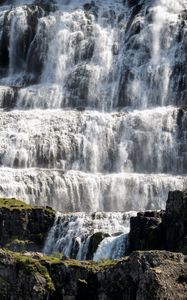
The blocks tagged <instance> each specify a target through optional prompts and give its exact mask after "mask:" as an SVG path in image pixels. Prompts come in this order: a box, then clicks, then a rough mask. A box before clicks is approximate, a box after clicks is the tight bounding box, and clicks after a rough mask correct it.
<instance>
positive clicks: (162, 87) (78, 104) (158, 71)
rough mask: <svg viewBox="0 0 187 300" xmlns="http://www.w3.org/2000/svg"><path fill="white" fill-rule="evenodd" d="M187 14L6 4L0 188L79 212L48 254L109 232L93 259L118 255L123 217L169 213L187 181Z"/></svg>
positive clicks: (126, 6)
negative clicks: (171, 196)
mask: <svg viewBox="0 0 187 300" xmlns="http://www.w3.org/2000/svg"><path fill="white" fill-rule="evenodd" d="M186 9H187V1H186V0H177V1H173V0H167V1H165V0H157V1H156V0H149V1H148V0H141V1H138V0H137V1H123V0H115V1H112V0H106V1H100V0H96V1H95V2H94V1H91V2H90V3H89V2H87V1H83V0H82V1H81V0H71V1H63V0H58V1H27V0H25V1H24V0H23V1H18V0H15V1H11V0H7V1H3V3H2V4H0V108H1V110H0V127H1V131H0V195H1V196H6V197H16V198H22V199H25V200H26V201H27V202H29V203H32V204H39V205H50V206H52V207H53V208H55V209H57V210H59V211H62V212H63V213H71V214H65V215H63V214H60V215H58V217H57V220H56V222H55V224H54V227H53V228H52V229H51V232H50V233H49V237H48V240H47V242H46V245H45V249H44V250H45V252H47V253H50V252H51V251H62V252H64V254H65V255H67V256H70V257H75V258H82V259H85V258H86V251H87V250H86V249H88V242H89V239H90V238H91V235H92V234H94V233H95V232H99V231H103V232H104V233H106V234H109V235H111V236H109V237H106V238H105V239H104V240H103V241H102V242H101V243H100V245H99V247H98V250H97V251H96V253H95V255H94V259H96V260H98V259H100V258H104V257H109V258H115V257H120V256H121V255H123V254H124V253H125V246H124V245H126V243H127V242H126V241H127V236H126V234H127V232H128V230H127V227H128V222H129V221H128V220H129V217H124V218H123V216H124V214H125V212H128V211H138V210H145V209H161V208H164V206H165V201H166V199H167V193H168V191H169V190H175V189H183V187H184V185H186V183H187V177H186V170H187V146H186V141H187V111H186V109H185V106H186V101H187V77H186V74H187V72H186V71H187V67H186V59H187V57H186V53H187V51H186V35H187V26H186ZM99 211H102V212H105V213H104V214H102V213H100V214H101V215H100V218H97V217H95V215H94V217H93V212H99ZM117 211H118V212H119V213H116V212H117ZM77 212H84V213H79V214H77ZM106 212H107V213H106ZM98 214H99V213H98ZM128 216H129V214H128ZM95 220H97V222H96V221H95ZM98 220H99V221H98ZM111 220H112V221H111ZM113 220H115V222H113ZM122 220H123V221H122ZM111 223H112V224H113V225H112V226H113V227H112V230H111ZM106 224H107V225H106ZM119 225H120V226H121V227H120V230H119ZM115 226H116V227H115ZM106 227H108V229H106ZM115 233H119V235H115ZM75 241H76V242H75Z"/></svg>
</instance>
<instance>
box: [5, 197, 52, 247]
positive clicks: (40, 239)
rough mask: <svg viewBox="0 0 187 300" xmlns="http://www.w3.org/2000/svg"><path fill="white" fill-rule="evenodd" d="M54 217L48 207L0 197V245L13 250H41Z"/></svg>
mask: <svg viewBox="0 0 187 300" xmlns="http://www.w3.org/2000/svg"><path fill="white" fill-rule="evenodd" d="M54 219H55V211H54V210H52V209H51V208H49V207H46V208H45V207H36V206H30V205H28V204H26V203H24V202H23V201H19V200H16V199H0V246H1V247H6V248H9V249H11V250H13V251H25V250H26V251H41V250H42V248H43V246H44V242H45V239H46V237H47V234H48V232H49V230H50V228H51V227H52V225H53V223H54Z"/></svg>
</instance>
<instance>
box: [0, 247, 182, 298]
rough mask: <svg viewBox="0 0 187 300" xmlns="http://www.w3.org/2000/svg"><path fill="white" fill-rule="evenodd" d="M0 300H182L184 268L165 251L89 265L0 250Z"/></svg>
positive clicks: (180, 257)
mask: <svg viewBox="0 0 187 300" xmlns="http://www.w3.org/2000/svg"><path fill="white" fill-rule="evenodd" d="M0 298H1V299H14V300H17V299H19V300H22V299H23V300H25V299H27V300H29V299H33V300H35V299H37V300H38V299H41V300H44V299H45V300H46V299H51V300H53V299H55V300H57V299H64V300H67V299H68V300H69V299H71V300H80V299H82V300H83V299H90V300H92V299H93V300H94V299H98V300H102V299H106V300H107V299H119V300H120V299H127V300H131V299H132V300H134V299H138V300H153V299H160V300H161V299H165V300H167V299H168V300H172V299H173V300H175V299H186V298H187V264H186V263H184V257H183V255H182V254H177V253H171V252H166V251H150V252H134V253H133V254H131V255H130V256H129V257H127V258H124V259H121V260H119V261H103V262H100V263H94V262H79V261H73V260H60V259H57V258H52V257H45V256H43V255H41V254H32V253H26V254H25V255H20V254H18V253H13V252H10V251H7V250H6V251H5V250H0Z"/></svg>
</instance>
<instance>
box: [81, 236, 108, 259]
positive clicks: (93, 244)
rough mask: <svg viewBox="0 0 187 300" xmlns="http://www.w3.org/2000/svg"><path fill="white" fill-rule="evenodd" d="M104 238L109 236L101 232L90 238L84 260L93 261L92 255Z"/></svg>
mask: <svg viewBox="0 0 187 300" xmlns="http://www.w3.org/2000/svg"><path fill="white" fill-rule="evenodd" d="M106 237H109V234H106V233H103V232H96V233H94V234H93V235H92V236H91V238H90V241H89V247H88V252H87V257H86V259H88V260H90V259H93V256H94V253H95V252H96V250H97V248H98V246H99V244H100V243H101V242H102V240H103V239H104V238H106Z"/></svg>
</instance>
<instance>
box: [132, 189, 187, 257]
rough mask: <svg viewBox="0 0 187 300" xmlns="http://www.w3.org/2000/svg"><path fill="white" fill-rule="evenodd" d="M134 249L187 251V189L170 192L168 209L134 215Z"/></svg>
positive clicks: (186, 252)
mask: <svg viewBox="0 0 187 300" xmlns="http://www.w3.org/2000/svg"><path fill="white" fill-rule="evenodd" d="M129 243H130V251H134V250H152V249H165V250H169V251H179V252H183V253H184V254H187V192H186V191H184V192H182V191H174V192H169V195H168V200H167V203H166V211H160V212H144V213H138V214H137V217H133V218H131V221H130V235H129Z"/></svg>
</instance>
